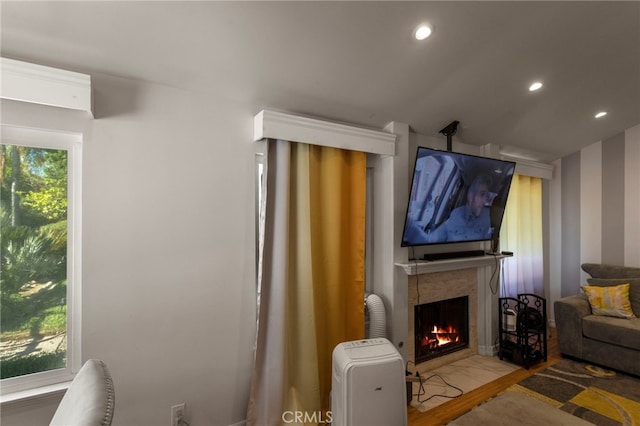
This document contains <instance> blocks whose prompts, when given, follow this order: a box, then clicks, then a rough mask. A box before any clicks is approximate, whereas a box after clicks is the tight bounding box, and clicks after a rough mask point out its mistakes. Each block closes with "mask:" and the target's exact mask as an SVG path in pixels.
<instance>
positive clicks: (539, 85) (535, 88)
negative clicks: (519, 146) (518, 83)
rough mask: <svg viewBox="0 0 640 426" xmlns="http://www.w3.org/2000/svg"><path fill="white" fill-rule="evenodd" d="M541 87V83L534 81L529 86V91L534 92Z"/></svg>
mask: <svg viewBox="0 0 640 426" xmlns="http://www.w3.org/2000/svg"><path fill="white" fill-rule="evenodd" d="M541 87H542V83H541V82H539V81H536V82H535V83H533V84H532V85H531V86H529V91H530V92H535V91H536V90H538V89H540V88H541Z"/></svg>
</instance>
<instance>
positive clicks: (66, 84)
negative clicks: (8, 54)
mask: <svg viewBox="0 0 640 426" xmlns="http://www.w3.org/2000/svg"><path fill="white" fill-rule="evenodd" d="M0 75H1V78H0V98H3V99H11V100H15V101H21V102H29V103H35V104H41V105H49V106H54V107H60V108H69V109H74V110H80V111H85V112H87V113H88V114H89V115H90V116H91V117H93V109H92V97H91V76H89V75H86V74H80V73H77V72H73V71H66V70H61V69H57V68H51V67H46V66H43V65H36V64H31V63H28V62H22V61H17V60H15V59H7V58H0Z"/></svg>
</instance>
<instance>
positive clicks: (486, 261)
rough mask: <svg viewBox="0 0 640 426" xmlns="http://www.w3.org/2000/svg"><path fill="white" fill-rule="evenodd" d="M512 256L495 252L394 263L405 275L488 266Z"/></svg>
mask: <svg viewBox="0 0 640 426" xmlns="http://www.w3.org/2000/svg"><path fill="white" fill-rule="evenodd" d="M512 256H513V255H512V254H509V255H506V254H497V255H485V256H474V257H462V258H458V259H445V260H432V261H427V260H416V261H411V262H407V263H396V266H399V267H400V268H402V270H404V272H405V273H406V274H407V275H419V274H429V273H431V272H443V271H453V270H456V269H465V268H478V267H482V266H490V265H492V264H495V263H497V262H498V261H499V260H501V259H504V258H506V257H512Z"/></svg>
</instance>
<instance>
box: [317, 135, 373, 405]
mask: <svg viewBox="0 0 640 426" xmlns="http://www.w3.org/2000/svg"><path fill="white" fill-rule="evenodd" d="M309 164H310V171H309V175H310V176H309V178H310V179H309V180H310V188H311V197H310V206H311V252H312V259H311V263H312V268H313V294H314V301H313V303H314V307H315V315H316V341H317V351H318V374H319V377H320V395H321V405H322V409H323V410H325V409H328V408H329V402H330V400H329V392H330V390H331V361H332V360H331V354H332V351H333V348H334V347H335V346H336V345H337V344H338V343H340V342H344V341H348V340H356V339H362V338H364V267H365V262H364V247H365V241H364V239H365V204H366V202H365V196H366V154H365V153H363V152H355V151H346V150H341V149H336V148H328V147H320V146H310V157H309Z"/></svg>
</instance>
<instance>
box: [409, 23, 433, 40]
mask: <svg viewBox="0 0 640 426" xmlns="http://www.w3.org/2000/svg"><path fill="white" fill-rule="evenodd" d="M432 32H433V29H432V28H431V27H430V26H429V25H427V24H422V25H420V26H419V27H418V28H416V31H415V32H414V33H413V35H414V36H415V38H416V39H417V40H424V39H425V38H427V37H429V36H430V35H431V33H432Z"/></svg>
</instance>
